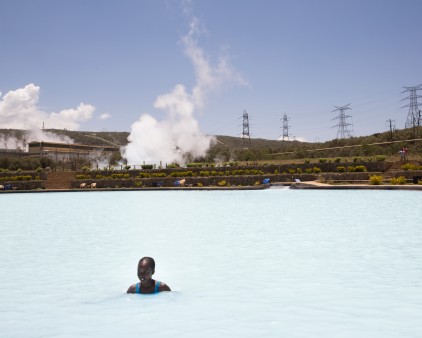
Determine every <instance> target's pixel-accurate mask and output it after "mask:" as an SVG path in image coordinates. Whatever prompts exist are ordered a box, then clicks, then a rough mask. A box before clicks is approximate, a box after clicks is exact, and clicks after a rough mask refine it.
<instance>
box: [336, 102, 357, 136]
mask: <svg viewBox="0 0 422 338" xmlns="http://www.w3.org/2000/svg"><path fill="white" fill-rule="evenodd" d="M349 106H350V103H349V104H347V105H345V106H342V107H337V106H334V108H336V109H334V110H333V111H332V113H334V112H336V111H338V112H339V114H338V116H336V117H335V118H333V119H332V121H333V120H339V122H338V124H336V125H335V126H333V127H332V128H335V127H338V131H337V138H339V135H340V138H341V139H343V138H347V137H352V131H351V130H349V129H348V128H347V127H348V126H352V124H351V123H347V122H346V119H347V118H349V117H351V116H350V115H346V114H345V112H344V111H345V110H348V109H352V108H350V107H349Z"/></svg>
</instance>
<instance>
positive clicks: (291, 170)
mask: <svg viewBox="0 0 422 338" xmlns="http://www.w3.org/2000/svg"><path fill="white" fill-rule="evenodd" d="M288 171H289V174H291V175H293V174H296V169H294V168H290V169H288Z"/></svg>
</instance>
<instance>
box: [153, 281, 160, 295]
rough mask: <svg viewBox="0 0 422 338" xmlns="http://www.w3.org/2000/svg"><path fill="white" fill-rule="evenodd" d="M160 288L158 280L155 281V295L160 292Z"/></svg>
mask: <svg viewBox="0 0 422 338" xmlns="http://www.w3.org/2000/svg"><path fill="white" fill-rule="evenodd" d="M159 288H160V282H159V281H158V280H156V281H155V289H154V293H157V292H158V289H159Z"/></svg>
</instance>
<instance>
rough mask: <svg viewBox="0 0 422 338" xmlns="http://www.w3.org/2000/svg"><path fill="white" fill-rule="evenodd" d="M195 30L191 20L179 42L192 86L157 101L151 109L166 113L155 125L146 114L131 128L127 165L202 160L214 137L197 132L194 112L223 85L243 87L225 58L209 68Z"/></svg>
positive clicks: (179, 87)
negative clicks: (191, 72) (189, 63)
mask: <svg viewBox="0 0 422 338" xmlns="http://www.w3.org/2000/svg"><path fill="white" fill-rule="evenodd" d="M198 27H199V20H198V19H197V18H195V17H193V18H192V20H191V25H190V30H189V33H188V34H187V35H186V36H184V37H183V38H182V40H181V41H182V43H183V46H184V50H185V53H186V55H187V56H188V57H189V59H190V60H191V61H192V64H193V67H194V70H195V75H196V84H195V86H194V87H193V88H192V91H191V92H188V91H187V90H186V88H185V86H183V85H182V84H178V85H176V86H175V87H174V88H173V90H172V91H171V92H170V93H167V94H164V95H160V96H158V97H157V99H156V101H155V103H154V107H155V108H157V109H162V110H164V111H166V112H167V116H166V118H165V119H164V120H162V121H158V120H156V119H155V118H154V117H152V116H151V115H149V114H143V115H142V116H141V117H140V118H139V120H138V121H136V122H135V123H133V124H132V127H131V133H130V135H129V137H128V141H129V144H128V145H127V146H126V147H125V148H124V149H123V151H122V153H123V157H124V158H126V159H127V161H128V163H130V164H139V163H141V162H142V161H148V162H157V161H159V160H162V161H164V162H167V163H171V162H179V163H180V162H182V161H183V158H184V155H185V154H187V153H190V154H191V155H192V156H193V157H201V156H204V155H205V154H206V151H207V150H208V149H209V147H210V145H211V143H212V142H213V140H214V137H212V136H208V135H204V134H203V133H202V132H201V130H200V128H199V124H198V122H197V120H196V119H195V116H194V113H195V111H198V110H199V111H201V110H202V109H203V108H204V106H205V103H206V98H207V96H208V95H209V94H210V93H211V92H213V91H216V90H218V89H219V88H221V87H222V86H223V85H224V84H227V83H237V84H245V81H244V80H243V78H242V77H241V75H240V74H238V73H237V72H236V71H235V70H234V69H233V68H232V67H231V65H230V63H229V62H228V59H227V58H223V57H222V58H220V60H219V62H218V64H217V66H216V67H213V66H212V65H211V64H210V62H209V60H208V57H207V56H206V54H205V52H204V51H203V49H202V48H200V47H199V46H198V43H197V39H196V37H197V35H198V33H199V29H198Z"/></svg>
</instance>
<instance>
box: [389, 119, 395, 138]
mask: <svg viewBox="0 0 422 338" xmlns="http://www.w3.org/2000/svg"><path fill="white" fill-rule="evenodd" d="M387 122H388V123H389V124H390V141H393V131H394V130H395V125H394V120H392V119H388V120H387Z"/></svg>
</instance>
